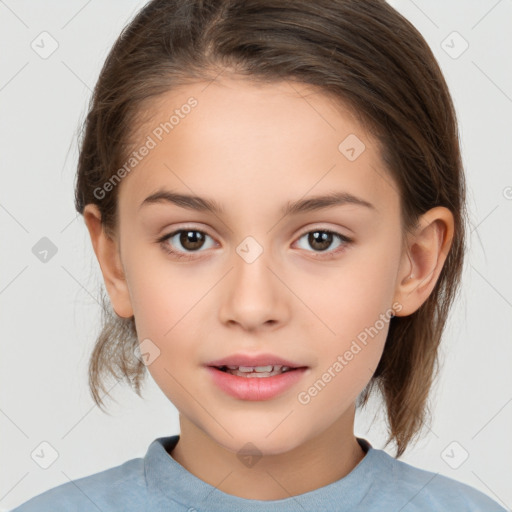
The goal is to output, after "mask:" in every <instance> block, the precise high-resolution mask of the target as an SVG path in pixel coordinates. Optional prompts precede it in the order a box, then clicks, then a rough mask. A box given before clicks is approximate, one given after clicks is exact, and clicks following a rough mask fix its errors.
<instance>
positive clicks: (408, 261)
mask: <svg viewBox="0 0 512 512" xmlns="http://www.w3.org/2000/svg"><path fill="white" fill-rule="evenodd" d="M453 230H454V220H453V214H452V213H451V211H450V210H449V209H448V208H445V207H443V206H437V207H435V208H432V209H431V210H429V211H428V212H426V213H424V214H423V215H422V216H421V217H420V218H419V220H418V227H417V228H416V230H415V232H414V233H413V234H412V235H409V236H408V237H407V242H406V247H405V249H404V252H403V254H402V260H401V262H400V268H399V272H398V277H397V282H396V288H395V298H394V302H397V303H399V304H400V305H401V308H395V309H396V311H395V316H408V315H410V314H412V313H414V312H415V311H416V310H417V309H418V308H419V307H420V306H421V305H422V304H423V303H424V302H425V301H426V300H427V299H428V297H429V295H430V293H431V292H432V290H433V289H434V286H435V285H436V282H437V279H438V277H439V274H440V273H441V270H442V268H443V265H444V262H445V260H446V257H447V256H448V252H449V250H450V247H451V244H452V241H453Z"/></svg>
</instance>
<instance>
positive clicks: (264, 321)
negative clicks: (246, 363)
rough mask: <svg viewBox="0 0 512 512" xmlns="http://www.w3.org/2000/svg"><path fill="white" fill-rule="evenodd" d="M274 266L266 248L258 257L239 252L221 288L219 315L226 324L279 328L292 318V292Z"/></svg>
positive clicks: (250, 329)
mask: <svg viewBox="0 0 512 512" xmlns="http://www.w3.org/2000/svg"><path fill="white" fill-rule="evenodd" d="M272 266H273V265H272V262H271V261H270V259H269V258H268V257H267V253H266V252H265V251H263V252H262V253H261V254H260V255H259V256H258V257H256V259H254V260H251V259H250V258H246V259H244V257H242V256H239V254H238V253H237V254H235V257H234V258H233V267H232V269H231V271H230V272H229V273H228V275H227V276H226V277H225V279H224V280H223V283H222V286H221V287H220V290H219V301H220V307H219V317H220V321H221V322H222V323H223V324H224V325H229V324H231V325H234V324H236V325H238V326H240V327H241V328H243V329H244V330H247V331H255V330H259V329H268V328H276V327H277V326H279V325H282V324H283V323H285V322H286V321H287V320H288V315H289V308H288V301H287V296H288V297H289V295H290V291H289V290H288V289H287V287H286V286H285V285H284V284H283V282H282V280H281V279H280V278H279V276H278V275H277V273H276V271H275V270H273V268H272Z"/></svg>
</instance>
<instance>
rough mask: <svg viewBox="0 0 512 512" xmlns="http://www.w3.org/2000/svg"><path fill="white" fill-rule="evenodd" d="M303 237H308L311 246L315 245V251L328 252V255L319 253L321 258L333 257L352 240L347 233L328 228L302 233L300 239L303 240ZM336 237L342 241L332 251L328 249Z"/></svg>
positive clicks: (307, 240)
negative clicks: (343, 233)
mask: <svg viewBox="0 0 512 512" xmlns="http://www.w3.org/2000/svg"><path fill="white" fill-rule="evenodd" d="M306 237H307V238H306ZM303 238H306V242H307V244H308V245H309V246H310V247H313V249H315V251H314V252H315V253H317V254H318V252H320V253H323V252H327V255H326V256H324V255H323V254H319V256H320V257H321V258H324V257H327V258H332V257H334V256H336V255H337V254H338V253H340V252H342V251H343V250H345V248H346V246H347V245H349V244H350V243H351V242H352V239H351V238H348V237H346V236H345V235H342V234H341V233H338V232H336V231H331V230H328V229H314V230H312V231H307V232H306V233H304V234H302V235H301V237H300V238H299V241H300V240H302V239H303ZM336 239H337V240H339V242H340V244H339V245H338V248H337V249H335V250H332V251H327V249H328V248H329V247H330V246H331V245H332V243H333V240H336Z"/></svg>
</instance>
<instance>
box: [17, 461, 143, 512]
mask: <svg viewBox="0 0 512 512" xmlns="http://www.w3.org/2000/svg"><path fill="white" fill-rule="evenodd" d="M145 502H146V484H145V477H144V459H142V458H138V459H131V460H129V461H126V462H125V463H123V464H121V465H119V466H115V467H113V468H110V469H106V470H104V471H100V472H99V473H94V474H92V475H89V476H85V477H82V478H78V479H76V480H72V481H70V482H66V483H64V484H61V485H58V486H57V487H53V488H51V489H48V490H47V491H45V492H43V493H41V494H38V495H37V496H34V497H33V498H31V499H29V500H28V501H26V502H24V503H22V504H21V505H20V506H18V507H16V508H15V509H13V510H12V511H11V512H36V511H37V512H50V511H51V512H64V511H71V510H73V511H76V512H86V511H87V512H88V511H91V510H94V511H97V510H101V511H102V512H109V511H113V510H116V511H117V510H123V511H126V512H128V511H130V510H138V511H140V510H144V507H143V504H144V503H145Z"/></svg>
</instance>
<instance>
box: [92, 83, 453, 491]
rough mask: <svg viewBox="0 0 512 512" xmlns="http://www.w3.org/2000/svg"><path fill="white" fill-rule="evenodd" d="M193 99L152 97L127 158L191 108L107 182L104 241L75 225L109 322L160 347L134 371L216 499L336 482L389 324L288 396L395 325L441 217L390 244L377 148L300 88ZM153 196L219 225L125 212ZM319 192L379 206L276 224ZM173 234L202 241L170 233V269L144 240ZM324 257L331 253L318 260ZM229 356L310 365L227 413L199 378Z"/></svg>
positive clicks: (95, 222)
mask: <svg viewBox="0 0 512 512" xmlns="http://www.w3.org/2000/svg"><path fill="white" fill-rule="evenodd" d="M206 85H207V84H205V83H196V84H193V85H188V86H186V87H184V86H182V87H180V88H177V89H174V90H173V91H171V92H168V93H166V94H165V95H164V96H162V97H161V98H159V99H158V100H155V101H154V102H153V103H152V105H151V110H149V111H148V112H149V114H148V117H147V118H146V122H145V123H144V124H143V125H141V126H140V127H137V130H136V132H135V134H136V135H135V137H134V141H139V146H140V144H142V143H143V142H144V140H145V138H146V137H147V135H148V134H151V131H152V130H153V129H154V128H155V127H156V126H158V124H159V123H160V122H162V121H165V120H166V119H167V118H168V117H169V114H168V112H172V111H173V110H174V109H176V108H180V106H181V105H183V104H185V103H186V101H187V99H188V98H189V97H190V96H193V97H194V98H196V99H197V100H198V105H197V106H196V107H195V109H193V110H192V111H191V113H190V114H189V115H187V116H184V119H181V120H180V122H179V125H177V126H175V128H174V129H173V130H172V131H171V132H170V133H168V134H166V135H165V136H164V138H163V140H162V141H161V142H159V143H158V144H157V146H156V147H155V148H154V149H152V150H151V151H150V152H149V154H148V155H147V156H146V157H145V158H144V159H143V160H142V161H141V162H140V163H139V164H138V165H137V166H136V168H134V170H133V171H132V172H131V173H130V174H128V175H127V176H126V177H125V178H123V180H122V181H121V183H120V184H119V185H118V186H119V190H118V193H119V205H118V207H119V226H118V228H119V229H118V232H117V236H116V237H115V238H113V239H110V238H108V237H107V236H106V235H105V233H104V232H103V230H102V227H101V216H100V214H99V212H98V209H97V207H96V206H95V205H93V204H90V205H87V207H86V208H85V211H84V219H85V222H86V225H87V228H88V230H89V233H90V236H91V241H92V244H93V247H94V251H95V254H96V256H97V258H98V261H99V264H100V267H101V271H102V274H103V278H104V281H105V285H106V288H107V291H108V294H109V296H110V299H111V301H112V305H113V308H114V310H115V312H116V313H117V314H118V315H119V316H121V317H130V316H132V315H135V321H136V326H137V333H138V337H139V341H142V340H144V339H146V338H149V339H150V340H151V342H152V343H153V344H154V346H157V347H158V349H159V350H160V355H159V356H158V357H157V358H156V359H155V360H154V361H153V362H151V364H149V365H148V370H149V372H150V373H151V375H152V377H153V378H154V380H155V381H156V383H157V384H158V386H159V387H160V388H161V389H162V391H163V392H164V393H165V395H166V396H167V397H168V398H169V400H170V401H171V402H172V403H173V404H174V405H175V406H176V408H177V409H178V411H179V414H180V427H181V431H180V441H179V442H178V444H177V446H176V447H175V448H174V450H173V451H172V453H170V456H172V457H173V458H174V459H175V460H176V461H178V462H179V463H180V464H181V465H182V466H183V467H184V468H186V469H187V470H188V471H190V472H191V473H192V474H194V475H195V476H196V477H198V478H200V479H201V480H203V481H205V482H207V483H209V484H211V485H213V486H215V487H217V488H218V489H219V490H220V491H223V492H225V493H228V494H232V495H236V496H239V497H242V498H246V499H259V500H276V499H283V498H287V497H289V496H294V495H298V494H302V493H305V492H308V491H311V490H314V489H317V488H320V487H322V486H325V485H328V484H330V483H332V482H335V481H337V480H339V479H341V478H343V477H344V476H346V475H347V474H348V473H349V472H350V471H352V470H353V469H354V467H355V466H356V465H357V464H358V463H359V462H360V461H361V460H362V459H363V458H364V455H365V454H364V452H363V450H362V449H361V447H360V446H359V444H358V443H357V441H356V438H355V435H354V431H353V427H354V417H355V402H356V398H357V396H358V395H359V394H360V392H361V391H362V390H363V388H364V387H365V386H366V384H367V383H368V382H369V380H370V378H371V376H372V374H373V372H374V371H375V368H376V367H377V364H378V362H379V360H380V357H381V355H382V351H383V348H384V343H385V340H386V336H387V333H388V328H389V322H384V327H383V328H382V329H381V330H380V331H379V332H378V334H377V335H375V336H374V337H373V338H369V341H368V343H367V344H366V345H365V346H364V348H363V349H362V350H361V351H360V352H359V353H357V356H354V357H353V359H352V360H351V361H349V362H348V364H346V366H344V368H343V370H342V371H341V372H338V373H337V374H336V376H335V377H334V378H332V379H331V380H330V382H329V383H328V384H327V385H326V386H325V387H324V388H323V389H322V390H321V391H320V392H319V393H318V394H317V395H316V396H314V397H313V398H312V399H311V400H310V402H309V403H307V404H303V403H300V402H299V400H298V399H297V395H298V393H299V392H301V391H305V390H306V391H307V390H308V388H309V387H310V386H312V385H313V384H314V383H315V381H318V379H321V378H322V374H324V372H326V371H327V369H328V368H329V367H332V365H333V363H334V362H335V361H336V359H337V357H338V355H343V354H344V353H345V352H346V351H347V350H348V349H349V348H350V346H351V343H352V341H353V340H355V339H356V337H357V335H358V334H359V333H361V332H362V331H364V329H365V328H366V327H369V326H373V325H375V323H376V321H377V320H378V319H379V318H380V317H379V315H382V314H384V313H385V312H386V311H388V312H389V311H390V309H391V308H393V307H394V309H395V314H396V316H402V315H409V314H411V313H413V312H414V311H416V310H417V309H418V308H419V307H420V306H421V304H422V303H423V302H424V301H425V300H426V299H427V298H428V296H429V294H430V293H431V291H432V289H433V287H434V285H435V283H436V280H437V278H438V277H439V274H440V272H441V269H442V266H443V263H444V261H445V259H446V256H447V253H448V250H449V247H450V244H451V240H452V237H453V216H452V214H451V213H450V211H449V210H447V209H446V208H442V207H437V208H434V209H432V210H430V211H429V212H427V213H426V214H425V215H423V217H422V218H421V219H420V221H419V224H418V228H417V230H416V231H415V232H414V233H413V234H412V235H410V236H408V237H407V238H406V239H404V240H405V241H406V245H405V246H404V247H403V246H402V236H403V235H402V232H401V229H400V228H401V224H400V209H399V205H400V198H399V195H398V189H397V187H396V185H395V184H394V183H393V180H392V179H391V177H390V176H389V174H387V171H386V170H385V169H384V167H383V163H382V161H381V158H380V154H379V152H378V146H377V143H376V141H375V140H373V139H372V138H371V137H370V135H369V134H368V133H366V132H365V130H364V129H363V128H362V126H360V125H359V124H358V123H357V122H356V120H355V118H354V117H353V116H352V115H351V113H350V111H349V110H348V109H344V108H342V107H341V106H339V105H338V106H335V105H334V103H333V101H332V100H331V99H329V98H328V97H326V96H325V95H323V94H322V92H321V91H318V90H315V89H313V88H311V87H309V86H306V85H304V84H301V85H299V84H296V83H294V84H293V85H292V84H290V83H289V82H281V83H278V84H264V85H261V84H255V83H253V82H249V81H247V80H242V79H241V78H236V77H233V76H232V77H230V78H223V79H222V80H221V79H217V80H216V81H215V82H213V83H210V84H209V85H208V87H206ZM349 134H356V135H357V137H358V138H359V139H360V140H361V141H363V142H364V144H365V146H366V149H365V150H364V151H363V152H362V153H361V154H360V156H359V157H358V158H357V159H356V160H354V161H349V160H348V159H347V158H346V157H345V155H344V154H342V153H341V152H340V151H339V150H338V145H339V144H340V142H341V141H343V140H344V139H345V138H346V137H347V136H348V135H349ZM164 164H165V165H164ZM159 188H166V189H172V190H174V191H178V192H181V193H185V194H195V195H198V196H201V197H208V198H212V199H215V200H216V201H217V202H219V203H220V204H222V205H223V207H224V210H225V211H224V213H222V214H221V215H214V214H212V213H209V212H198V211H192V210H188V209H184V208H180V207H178V206H176V205H173V204H170V203H161V204H152V205H150V206H145V207H143V208H141V209H138V208H139V205H140V204H141V203H142V201H143V200H144V198H146V197H147V196H148V195H150V194H151V193H153V192H155V191H156V190H158V189H159ZM332 191H348V192H350V193H352V194H354V195H356V196H358V197H360V198H363V199H364V200H366V201H368V202H370V203H371V204H373V205H374V207H375V210H372V209H369V208H365V207H362V206H358V205H353V204H345V205H341V206H333V207H330V208H325V209H323V210H318V211H313V212H307V213H301V214H297V215H288V216H286V217H283V216H282V215H281V213H280V208H281V207H282V206H283V205H284V204H285V203H286V202H288V201H293V200H297V199H301V198H303V197H309V196H311V195H317V194H322V193H329V192H332ZM185 227H187V228H189V229H194V230H202V231H203V232H205V233H206V234H207V235H208V236H206V238H205V240H204V243H203V246H198V247H199V248H197V249H194V248H193V246H191V245H190V244H189V245H187V244H186V243H185V245H182V244H181V243H180V239H179V235H178V236H175V237H174V238H172V239H168V240H167V241H166V242H164V243H167V244H168V245H171V247H172V248H173V249H174V250H176V251H178V252H182V253H187V252H188V254H189V255H190V256H191V257H190V259H188V260H186V259H182V260H178V259H177V258H176V257H173V256H171V255H169V254H168V253H166V252H165V250H164V249H163V246H162V244H160V243H158V242H157V239H158V238H159V237H161V236H163V235H165V234H171V233H172V232H173V231H175V230H177V229H179V228H182V229H183V228H185ZM325 229H328V230H332V231H335V232H338V233H340V234H342V235H345V236H347V237H349V238H350V237H351V238H352V239H353V241H352V242H350V243H348V244H346V245H345V247H344V248H343V247H342V246H343V244H344V242H342V241H340V240H339V239H337V238H336V237H335V236H334V237H333V238H332V239H331V244H330V245H327V249H326V250H324V251H322V250H321V249H319V245H318V244H316V245H314V243H313V244H312V243H309V242H308V236H307V233H310V232H312V231H313V232H314V231H316V230H320V231H321V230H325ZM305 234H306V236H304V235H305ZM247 236H251V237H253V238H254V239H255V240H256V241H257V243H258V244H259V245H260V246H261V248H262V249H263V252H262V254H261V255H260V256H259V257H258V258H257V259H256V260H255V261H253V262H252V263H247V262H246V261H245V260H244V259H243V258H241V257H240V256H239V254H238V253H237V252H236V249H237V247H238V246H239V244H240V243H241V242H242V241H243V240H244V239H245V238H246V237H247ZM310 240H311V239H310ZM190 247H192V249H190ZM340 247H341V248H342V250H341V252H338V253H337V254H335V251H337V250H338V249H339V248H340ZM194 251H195V252H194ZM327 253H331V254H333V255H334V257H333V258H331V259H327V258H326V257H325V256H324V257H323V258H322V255H326V254H327ZM411 274H412V275H413V277H412V278H411V277H410V276H411ZM393 305H394V306H393ZM397 305H398V307H397ZM235 352H243V353H259V352H271V353H274V354H277V355H279V356H282V357H284V358H286V359H291V360H292V361H294V362H298V363H301V364H302V365H306V366H309V369H308V371H307V372H306V374H305V375H304V377H303V378H302V380H301V381H300V383H299V384H298V385H296V386H294V387H293V388H292V389H291V390H289V391H287V392H285V393H283V394H281V395H279V396H277V397H275V398H273V399H271V400H264V401H244V400H238V399H235V398H232V397H230V396H228V395H226V394H224V393H223V391H221V390H220V389H218V388H217V387H215V386H214V385H213V384H212V381H211V379H210V376H209V374H208V372H207V371H206V369H205V368H204V367H203V365H204V364H205V363H206V362H208V361H211V360H214V359H219V358H222V357H225V356H228V355H230V354H233V353H235ZM248 442H251V443H252V444H253V445H255V446H256V447H257V449H258V450H259V452H260V453H261V455H262V457H261V458H260V459H259V460H258V461H257V463H256V464H254V465H252V466H250V467H249V466H247V465H245V464H244V463H242V462H241V460H240V459H239V458H238V457H237V452H238V451H239V450H240V449H241V448H242V447H243V446H244V445H246V443H248Z"/></svg>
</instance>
